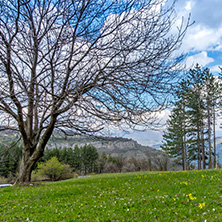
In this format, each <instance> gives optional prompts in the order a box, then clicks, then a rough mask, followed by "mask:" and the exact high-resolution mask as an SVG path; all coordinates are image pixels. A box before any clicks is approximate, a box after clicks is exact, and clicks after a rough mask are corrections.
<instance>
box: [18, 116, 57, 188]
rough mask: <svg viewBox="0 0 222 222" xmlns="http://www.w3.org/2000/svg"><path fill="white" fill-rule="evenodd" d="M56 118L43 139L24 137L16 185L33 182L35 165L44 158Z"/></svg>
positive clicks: (53, 118)
mask: <svg viewBox="0 0 222 222" xmlns="http://www.w3.org/2000/svg"><path fill="white" fill-rule="evenodd" d="M56 117H57V116H56V115H54V116H52V118H51V120H50V123H49V125H48V127H47V129H46V130H45V132H44V133H43V135H42V136H41V138H35V137H33V138H27V137H25V138H24V137H23V149H22V160H21V163H20V166H19V175H18V177H17V179H16V182H15V183H20V184H27V183H29V182H30V181H31V173H32V170H33V167H34V165H35V163H36V162H37V161H38V160H39V159H40V158H41V157H42V156H43V153H44V149H45V147H46V144H47V142H48V140H49V138H50V137H51V135H52V132H53V129H54V126H55V122H56ZM36 139H37V140H38V141H39V142H38V143H37V142H36V143H35V142H34V141H36ZM33 144H35V145H33Z"/></svg>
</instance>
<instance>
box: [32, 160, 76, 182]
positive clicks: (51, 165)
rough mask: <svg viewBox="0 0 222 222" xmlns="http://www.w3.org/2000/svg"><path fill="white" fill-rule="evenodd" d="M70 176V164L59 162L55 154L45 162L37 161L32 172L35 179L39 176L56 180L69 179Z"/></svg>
mask: <svg viewBox="0 0 222 222" xmlns="http://www.w3.org/2000/svg"><path fill="white" fill-rule="evenodd" d="M72 177H73V173H72V170H71V168H70V166H69V165H66V164H62V163H60V162H59V161H58V159H57V157H55V156H54V157H52V158H51V159H49V160H48V161H47V162H43V163H39V164H38V167H37V169H36V172H34V178H35V179H36V178H41V179H50V180H52V181H56V180H61V179H69V178H72ZM34 178H33V179H34Z"/></svg>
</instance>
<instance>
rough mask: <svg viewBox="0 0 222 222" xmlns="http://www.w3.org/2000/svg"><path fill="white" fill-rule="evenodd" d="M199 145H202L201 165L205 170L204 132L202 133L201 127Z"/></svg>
mask: <svg viewBox="0 0 222 222" xmlns="http://www.w3.org/2000/svg"><path fill="white" fill-rule="evenodd" d="M200 133H201V144H202V164H203V169H206V158H205V144H204V132H203V125H202V126H201V132H200Z"/></svg>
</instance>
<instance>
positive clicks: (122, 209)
mask: <svg viewBox="0 0 222 222" xmlns="http://www.w3.org/2000/svg"><path fill="white" fill-rule="evenodd" d="M0 221H29V222H31V221H33V222H40V221H44V222H48V221H49V222H50V221H52V222H55V221H67V222H71V221H107V222H108V221H110V222H111V221H113V222H114V221H120V222H121V221H195V222H196V221H201V222H205V221H222V170H205V171H182V172H136V173H124V174H123V173H122V174H102V175H95V176H91V177H84V178H77V179H71V180H66V181H60V182H50V183H49V182H47V183H40V184H34V185H33V186H14V187H7V188H2V189H0Z"/></svg>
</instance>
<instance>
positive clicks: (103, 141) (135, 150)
mask: <svg viewBox="0 0 222 222" xmlns="http://www.w3.org/2000/svg"><path fill="white" fill-rule="evenodd" d="M86 144H90V145H93V146H94V147H96V148H97V150H98V152H99V153H100V154H101V153H102V152H105V153H106V154H111V156H113V157H118V156H121V157H123V158H124V159H130V158H132V157H134V158H136V159H149V160H150V161H151V162H152V165H153V166H158V165H159V166H160V165H161V164H162V165H163V164H167V165H168V167H167V168H168V169H169V170H180V169H181V167H180V166H178V165H177V166H175V165H174V163H173V161H172V160H171V159H169V158H167V157H166V155H165V154H164V153H163V152H162V151H161V150H157V149H153V148H151V147H148V146H142V145H140V144H138V143H137V142H136V141H134V140H132V139H126V138H113V137H86V136H76V137H69V138H67V139H66V140H64V139H62V138H54V139H52V140H51V141H50V142H49V143H48V148H55V147H57V148H64V147H66V148H74V147H75V145H78V146H79V147H81V146H84V145H86ZM166 162H167V163H166Z"/></svg>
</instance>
